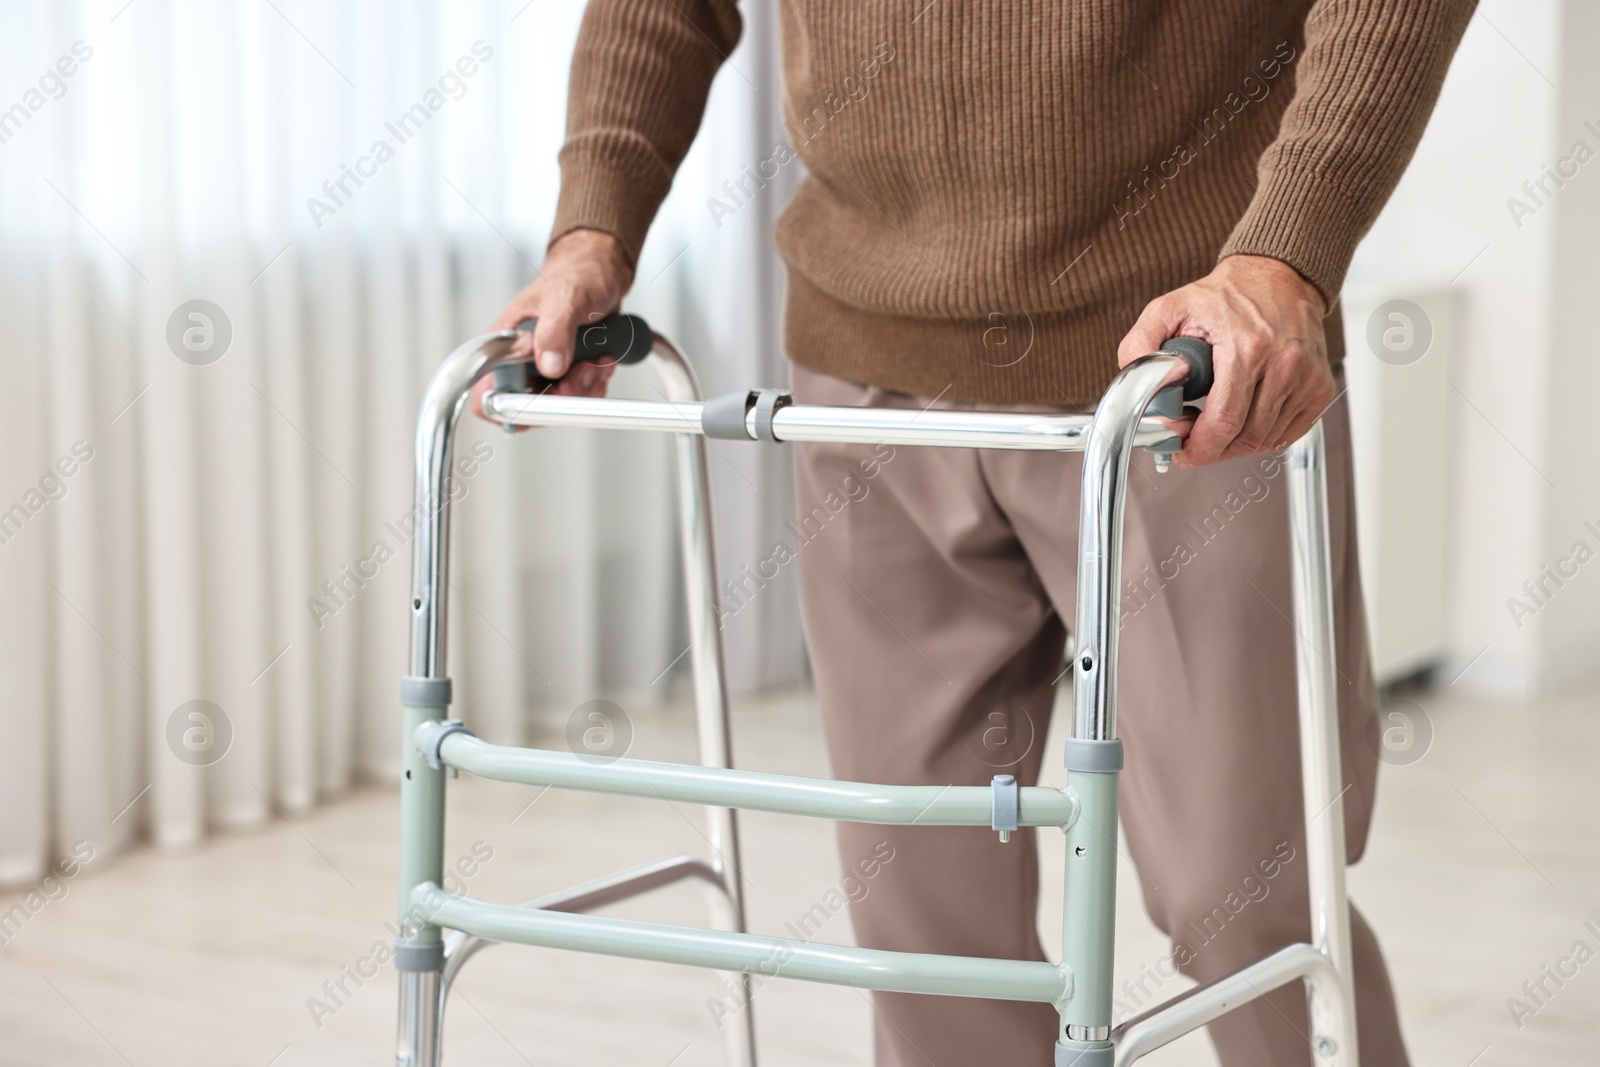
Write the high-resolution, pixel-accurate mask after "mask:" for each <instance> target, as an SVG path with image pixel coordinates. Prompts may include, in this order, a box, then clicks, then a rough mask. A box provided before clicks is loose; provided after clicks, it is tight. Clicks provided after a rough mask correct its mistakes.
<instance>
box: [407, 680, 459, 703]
mask: <svg viewBox="0 0 1600 1067" xmlns="http://www.w3.org/2000/svg"><path fill="white" fill-rule="evenodd" d="M451 696H452V692H451V687H450V679H448V678H419V677H417V676H416V675H414V674H408V675H406V676H405V677H404V678H402V679H400V703H402V704H404V705H405V706H406V707H408V708H448V707H449V706H450V698H451Z"/></svg>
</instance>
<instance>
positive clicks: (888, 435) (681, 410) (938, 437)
mask: <svg viewBox="0 0 1600 1067" xmlns="http://www.w3.org/2000/svg"><path fill="white" fill-rule="evenodd" d="M664 348H666V349H670V346H668V345H666V342H664V341H662V340H660V339H657V341H656V350H655V351H654V352H653V353H652V359H654V358H655V356H656V355H659V354H662V352H663V349H664ZM1163 358H1165V357H1163ZM669 396H670V394H669ZM701 407H702V405H701V404H700V402H699V401H698V400H694V401H683V402H674V401H670V400H669V401H662V400H619V399H613V398H610V397H599V398H596V397H574V396H548V395H542V394H541V395H531V394H527V393H490V394H488V396H486V397H485V398H484V410H485V411H486V412H487V413H488V414H489V416H490V417H491V418H492V419H494V421H496V422H501V423H509V424H511V425H514V426H587V427H592V428H596V429H607V430H664V431H673V430H677V431H686V432H689V433H699V432H700V411H701ZM1090 418H1091V417H1090V416H1088V415H1046V414H1028V413H1024V412H1005V411H946V410H942V409H933V408H929V409H928V410H926V411H910V410H905V409H901V408H841V407H828V406H826V405H822V404H790V405H788V406H787V407H783V408H779V409H778V411H777V413H776V414H774V415H773V417H772V432H773V435H774V436H775V437H776V438H777V439H778V440H780V441H870V442H879V441H881V442H884V443H887V444H891V445H929V446H934V447H945V448H1003V449H1012V450H1021V451H1032V452H1082V451H1083V450H1084V446H1085V442H1086V441H1087V439H1088V432H1089V423H1090ZM1171 438H1172V431H1171V430H1169V429H1167V427H1166V426H1165V425H1164V424H1163V423H1162V421H1161V420H1160V419H1159V418H1156V417H1155V416H1150V417H1147V418H1142V419H1140V420H1139V421H1138V423H1137V425H1136V426H1135V427H1134V428H1133V440H1132V444H1133V445H1134V446H1136V447H1142V446H1144V445H1151V444H1155V443H1156V442H1158V441H1166V440H1170V439H1171Z"/></svg>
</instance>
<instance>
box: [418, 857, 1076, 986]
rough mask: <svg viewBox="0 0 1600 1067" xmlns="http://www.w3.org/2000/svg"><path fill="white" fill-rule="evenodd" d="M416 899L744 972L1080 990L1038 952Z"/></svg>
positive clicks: (473, 919) (621, 949)
mask: <svg viewBox="0 0 1600 1067" xmlns="http://www.w3.org/2000/svg"><path fill="white" fill-rule="evenodd" d="M412 899H413V901H414V903H415V904H416V905H417V906H418V907H420V908H423V909H425V910H426V911H427V913H428V915H429V917H430V919H432V921H434V922H437V923H440V924H442V925H445V926H449V927H451V928H453V929H456V930H466V931H469V932H471V933H474V934H478V935H480V936H483V937H489V938H492V939H494V940H496V941H515V942H518V943H520V944H524V945H543V946H545V947H547V948H563V949H571V950H574V951H579V952H594V953H599V954H600V955H603V956H622V957H625V958H628V959H636V960H655V961H656V962H658V963H678V964H685V965H688V966H691V967H708V968H711V969H713V970H720V971H737V972H741V973H745V974H755V975H760V976H762V977H764V978H795V979H800V980H801V981H807V982H827V983H830V984H833V985H848V986H853V987H855V988H857V989H883V990H890V991H893V992H898V993H926V994H932V995H938V996H953V997H986V998H989V999H993V1000H1026V1001H1034V1002H1037V1003H1044V1004H1055V1003H1059V1002H1061V1001H1062V1000H1063V999H1064V998H1065V997H1066V996H1067V995H1068V994H1069V993H1070V992H1071V988H1072V976H1071V974H1070V972H1068V971H1066V970H1065V969H1063V968H1060V967H1056V966H1054V965H1053V964H1049V963H1043V962H1039V961H1035V960H995V959H984V958H982V957H976V956H941V955H935V954H932V953H921V952H890V951H886V950H883V949H870V948H855V947H853V946H850V945H829V944H819V943H816V942H810V941H797V940H793V939H789V938H780V937H767V936H765V935H761V934H741V933H732V932H728V931H723V930H701V929H696V928H694V927H687V926H672V925H669V924H666V923H651V922H639V921H637V920H632V919H611V918H602V917H600V916H595V915H566V914H562V913H559V912H549V911H538V910H528V909H524V908H516V907H509V906H507V905H504V904H490V903H487V902H485V901H481V900H473V899H472V898H470V897H460V896H452V895H450V894H448V893H445V892H444V891H443V890H441V889H439V887H438V886H434V885H422V886H418V887H417V891H416V893H415V894H414V895H413V898H412Z"/></svg>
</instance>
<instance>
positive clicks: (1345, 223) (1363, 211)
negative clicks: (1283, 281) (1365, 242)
mask: <svg viewBox="0 0 1600 1067" xmlns="http://www.w3.org/2000/svg"><path fill="white" fill-rule="evenodd" d="M1371 222H1372V219H1371V217H1370V209H1369V208H1368V207H1367V206H1366V205H1365V204H1364V203H1361V202H1358V201H1356V200H1353V199H1351V198H1350V197H1349V196H1348V195H1347V194H1346V192H1345V191H1344V190H1342V189H1339V188H1337V187H1335V186H1333V185H1329V184H1327V183H1325V182H1322V181H1319V180H1318V179H1317V178H1316V176H1315V175H1313V174H1312V173H1311V172H1310V171H1309V170H1307V169H1304V168H1297V167H1294V166H1289V165H1284V164H1279V165H1277V166H1275V167H1273V168H1272V171H1271V174H1270V175H1269V177H1268V178H1267V180H1266V181H1264V182H1263V183H1262V184H1261V187H1260V188H1259V189H1257V190H1256V195H1255V197H1254V199H1252V200H1251V201H1250V207H1249V208H1248V209H1247V210H1246V211H1245V213H1244V217H1243V218H1242V219H1240V220H1239V224H1238V225H1237V226H1235V227H1234V228H1233V233H1232V234H1230V235H1229V236H1228V240H1227V242H1226V243H1225V244H1224V245H1223V246H1222V251H1221V252H1219V253H1218V254H1217V258H1218V259H1219V260H1220V259H1222V258H1223V257H1225V256H1241V255H1243V256H1270V257H1271V258H1273V259H1277V260H1282V261H1283V262H1284V263H1287V264H1289V266H1291V267H1293V268H1294V269H1295V270H1297V271H1299V272H1300V273H1301V274H1303V275H1305V277H1306V278H1307V279H1308V280H1309V281H1310V282H1311V284H1312V285H1315V286H1316V287H1317V289H1318V290H1320V291H1321V293H1322V298H1323V300H1324V301H1326V302H1327V306H1328V307H1330V308H1331V307H1333V305H1334V302H1335V301H1336V300H1338V298H1339V290H1340V288H1341V287H1342V286H1343V285H1344V276H1345V272H1346V271H1347V270H1349V269H1350V258H1351V256H1353V255H1355V250H1356V245H1357V244H1358V243H1359V242H1360V240H1361V237H1362V235H1363V234H1364V233H1366V230H1367V227H1368V226H1369V225H1371Z"/></svg>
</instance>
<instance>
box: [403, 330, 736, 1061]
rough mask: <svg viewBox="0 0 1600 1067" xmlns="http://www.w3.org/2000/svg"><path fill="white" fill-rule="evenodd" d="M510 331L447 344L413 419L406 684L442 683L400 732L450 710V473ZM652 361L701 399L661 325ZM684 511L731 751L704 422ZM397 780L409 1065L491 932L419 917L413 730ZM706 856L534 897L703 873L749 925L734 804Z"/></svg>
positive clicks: (423, 779) (682, 477)
mask: <svg viewBox="0 0 1600 1067" xmlns="http://www.w3.org/2000/svg"><path fill="white" fill-rule="evenodd" d="M512 336H513V335H512V334H509V333H506V334H491V335H488V336H485V337H479V338H476V339H474V340H473V341H469V342H468V343H466V344H464V345H462V346H460V347H459V348H457V349H456V350H455V351H454V352H452V353H451V354H450V356H449V357H447V358H446V360H445V362H444V364H443V365H442V366H441V367H440V369H439V371H438V373H437V374H435V376H434V378H433V380H432V382H430V384H429V386H428V390H427V393H426V394H425V396H424V399H423V403H422V411H421V414H420V416H419V419H418V426H417V437H416V445H415V456H414V458H415V462H416V471H417V482H416V511H417V519H418V536H417V541H416V555H415V559H414V567H413V581H412V590H413V592H412V642H411V674H410V676H408V678H407V680H406V685H407V692H408V694H415V693H424V694H429V695H431V696H435V697H437V698H438V699H437V701H436V702H433V703H430V704H429V705H427V706H423V705H420V704H411V703H410V702H409V697H408V703H407V708H406V719H405V735H404V736H405V737H406V739H407V740H408V741H409V739H410V738H411V737H412V736H413V735H414V733H415V731H416V728H417V726H418V725H419V724H420V723H422V722H426V721H428V720H430V719H431V720H442V719H444V718H445V717H446V716H447V708H448V703H449V695H448V694H449V676H448V674H447V673H446V671H445V647H446V641H445V639H446V636H447V634H446V618H445V590H446V589H447V588H448V570H449V537H450V515H449V479H450V470H451V463H452V454H453V451H454V444H455V428H456V424H457V422H458V421H459V419H460V416H461V411H462V408H463V405H464V403H465V400H466V398H467V396H468V394H469V393H470V391H471V389H472V386H473V384H474V383H475V382H476V381H477V380H478V379H479V378H481V377H483V376H484V375H485V374H487V373H489V372H490V371H491V370H493V369H494V367H495V366H496V365H497V364H498V363H500V362H502V361H504V359H505V357H506V356H507V355H508V354H509V352H510V347H511V344H510V342H511V338H512ZM650 366H651V369H652V370H653V371H654V372H655V377H656V381H657V383H658V385H659V386H660V388H661V390H662V393H663V395H664V396H665V397H666V399H667V401H668V402H669V403H676V404H696V405H697V404H698V403H699V400H700V392H699V388H698V385H697V384H696V382H695V378H694V373H693V371H692V370H691V369H690V367H689V365H688V363H687V362H686V361H685V360H684V359H683V357H682V356H681V355H680V354H679V353H678V352H677V350H676V349H674V348H673V347H672V346H671V345H669V344H667V343H666V342H665V341H663V340H662V339H660V338H657V339H656V340H655V343H654V345H653V347H652V350H651V353H650ZM676 454H677V455H676V459H677V485H678V514H679V522H680V525H681V537H682V547H683V566H684V574H685V585H686V588H687V589H688V590H689V591H690V596H689V608H688V614H689V633H690V635H691V646H690V649H691V651H690V663H691V665H692V670H693V678H694V694H695V722H696V730H697V733H698V736H699V745H700V758H701V763H702V764H703V765H705V766H708V767H724V768H731V767H732V765H733V753H732V743H731V739H730V732H729V723H728V706H727V685H726V676H725V673H724V669H723V659H722V637H721V632H720V630H719V629H718V625H717V618H716V613H715V610H714V605H715V598H716V563H715V546H714V544H713V541H712V532H711V509H710V497H709V492H708V489H707V479H706V460H705V442H704V440H703V439H701V438H699V437H698V435H696V434H691V433H680V434H678V435H677V444H676ZM405 751H406V760H405V765H404V776H403V778H402V781H401V850H400V851H401V863H400V872H401V874H400V887H399V888H400V901H401V903H400V926H401V931H402V932H401V937H400V939H399V941H398V943H397V945H396V962H397V966H398V967H399V969H400V972H401V981H400V1008H399V1044H398V1050H397V1053H396V1063H397V1064H399V1065H400V1067H438V1064H439V1062H440V1058H441V1048H440V1043H441V1040H442V1034H443V1028H444V1008H445V1003H446V998H447V997H448V994H449V988H450V984H451V982H452V981H453V980H454V978H455V976H456V974H457V973H458V972H459V971H460V969H461V967H462V966H463V965H464V964H465V963H466V961H467V960H468V959H469V958H471V956H473V955H474V954H475V953H476V952H477V951H478V950H479V949H480V948H482V947H483V946H484V945H485V944H489V943H491V942H489V941H487V940H485V939H483V938H480V937H471V936H464V935H457V936H453V937H452V938H451V939H450V941H449V944H448V945H446V944H445V943H443V942H442V941H441V937H440V934H441V931H440V929H439V927H438V926H437V925H434V924H431V923H428V922H426V921H424V920H422V919H419V918H418V917H417V915H416V913H415V911H414V909H413V906H412V904H411V899H412V894H413V891H414V890H415V888H416V887H417V886H419V885H422V884H424V883H429V884H438V883H439V882H440V881H442V864H443V836H444V774H443V771H442V770H435V769H433V768H431V767H429V766H428V764H427V762H426V761H425V760H423V759H422V758H421V757H420V756H419V755H418V754H417V752H416V751H415V747H414V746H413V745H411V744H409V743H408V744H407V745H406V747H405ZM707 819H708V823H709V825H708V832H707V836H708V838H709V840H710V842H711V846H712V858H711V860H710V862H709V863H708V862H707V861H704V860H701V859H699V858H698V857H672V858H668V859H665V860H662V861H658V862H656V863H652V864H646V865H644V866H643V867H639V868H635V869H633V870H630V871H623V872H619V873H617V874H615V875H612V876H609V877H607V878H602V879H599V880H597V881H596V882H592V883H588V884H586V885H584V886H578V887H574V888H573V889H571V890H568V891H565V892H563V893H557V894H554V895H552V896H551V897H547V898H542V899H541V900H538V901H531V902H529V904H528V905H526V906H527V907H533V908H544V909H548V910H552V911H586V910H589V909H591V908H598V907H601V906H603V905H605V904H608V903H612V902H614V901H616V900H621V899H625V898H627V897H630V896H634V895H636V894H638V893H641V892H645V891H647V890H649V889H652V888H657V887H659V886H662V885H667V884H670V883H672V882H676V881H680V880H682V879H684V878H689V877H693V878H697V879H699V880H701V881H704V882H707V883H708V897H709V903H710V906H711V910H712V922H713V925H714V926H715V927H717V928H719V929H723V930H730V931H735V932H740V933H743V932H744V931H745V910H744V890H743V886H742V885H741V883H740V880H739V879H740V873H739V872H740V852H739V836H738V822H737V814H736V812H735V811H734V810H733V809H732V808H727V807H714V806H713V807H708V809H707ZM730 978H732V979H733V980H734V981H736V982H738V983H740V984H741V985H742V991H743V994H744V1003H745V1009H744V1011H743V1012H742V1018H741V1020H740V1021H739V1025H737V1026H735V1027H732V1028H730V1029H729V1030H728V1043H729V1044H728V1052H729V1061H730V1063H732V1064H733V1065H735V1067H754V1065H755V1062H756V1049H755V1021H754V1012H753V1010H752V1009H751V1007H750V1003H749V1001H750V995H751V993H752V991H753V990H752V987H751V979H750V976H749V975H747V974H737V975H731V976H730Z"/></svg>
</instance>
